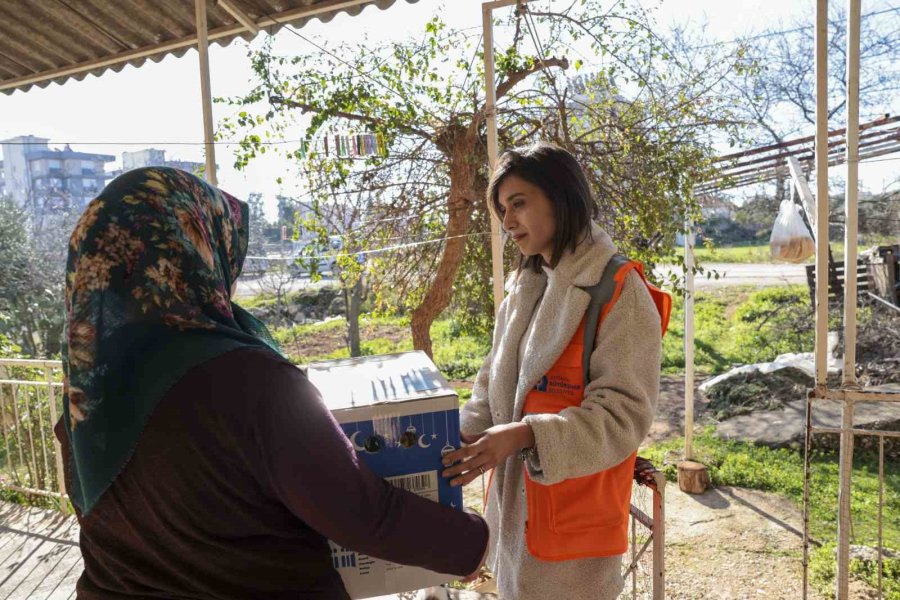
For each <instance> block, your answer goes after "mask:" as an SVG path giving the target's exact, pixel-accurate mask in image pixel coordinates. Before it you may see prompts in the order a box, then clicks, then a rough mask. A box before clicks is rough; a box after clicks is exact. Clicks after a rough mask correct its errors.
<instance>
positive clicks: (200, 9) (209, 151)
mask: <svg viewBox="0 0 900 600" xmlns="http://www.w3.org/2000/svg"><path fill="white" fill-rule="evenodd" d="M194 8H195V13H196V18H197V53H198V54H199V55H200V100H201V102H202V103H203V142H204V148H205V151H206V171H205V173H204V176H205V177H206V180H207V181H208V182H209V183H211V184H212V185H218V178H217V177H216V146H215V141H214V140H213V137H214V135H213V123H212V93H211V92H210V84H209V40H208V38H207V29H206V0H194Z"/></svg>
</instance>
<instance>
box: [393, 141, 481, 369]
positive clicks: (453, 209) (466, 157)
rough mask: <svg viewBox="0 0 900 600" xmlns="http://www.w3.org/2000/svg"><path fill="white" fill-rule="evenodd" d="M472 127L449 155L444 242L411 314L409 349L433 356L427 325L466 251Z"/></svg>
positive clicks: (443, 302)
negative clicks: (435, 264)
mask: <svg viewBox="0 0 900 600" xmlns="http://www.w3.org/2000/svg"><path fill="white" fill-rule="evenodd" d="M474 133H475V131H474V127H472V128H469V130H468V131H467V132H466V133H465V135H462V136H460V137H458V138H456V140H455V143H454V144H453V145H452V147H451V148H452V151H451V153H450V193H449V195H448V198H447V205H448V211H447V212H448V217H447V236H446V237H447V241H446V244H445V245H444V252H443V253H442V254H441V260H440V263H439V264H438V268H437V273H436V274H435V277H434V280H433V281H432V282H431V286H430V287H429V289H428V291H427V292H426V293H425V297H424V298H423V299H422V302H421V304H419V306H418V307H416V309H415V310H413V312H412V318H411V319H410V327H411V329H412V338H413V347H414V348H415V349H416V350H423V351H424V352H425V353H426V354H427V355H428V356H429V357H431V356H433V352H432V347H431V324H432V323H434V321H435V319H437V317H438V315H440V314H441V313H442V312H444V309H446V308H447V306H449V304H450V298H451V297H452V295H453V283H454V282H455V281H456V275H457V273H458V272H459V266H460V264H462V259H463V254H464V253H465V250H466V237H465V236H466V234H467V233H468V231H469V220H470V218H471V216H472V210H473V208H474V203H473V202H474V198H473V196H474V192H473V189H474V183H475V175H476V171H477V163H476V162H475V161H474V160H473V159H472V157H473V156H475V139H476V138H475V135H474Z"/></svg>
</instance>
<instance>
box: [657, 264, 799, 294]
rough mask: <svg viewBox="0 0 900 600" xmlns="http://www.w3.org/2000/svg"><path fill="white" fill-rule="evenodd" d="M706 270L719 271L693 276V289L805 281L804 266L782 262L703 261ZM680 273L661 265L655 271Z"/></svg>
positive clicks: (760, 285)
mask: <svg viewBox="0 0 900 600" xmlns="http://www.w3.org/2000/svg"><path fill="white" fill-rule="evenodd" d="M702 266H703V267H704V268H705V269H706V270H707V271H716V272H718V273H719V279H707V278H706V277H695V278H694V287H695V289H701V290H702V289H711V288H720V287H725V286H728V285H755V286H757V287H766V286H773V285H789V284H803V283H806V267H805V266H804V265H791V264H782V263H703V265H702ZM673 271H674V272H675V273H676V274H678V275H680V274H681V269H680V268H677V267H670V266H661V267H657V269H656V272H657V273H659V274H662V275H664V276H665V275H668V274H669V273H671V272H673Z"/></svg>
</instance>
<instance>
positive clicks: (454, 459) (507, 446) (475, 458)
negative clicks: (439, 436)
mask: <svg viewBox="0 0 900 600" xmlns="http://www.w3.org/2000/svg"><path fill="white" fill-rule="evenodd" d="M460 437H461V438H462V441H463V442H465V443H466V444H468V445H467V446H465V447H463V448H460V449H459V450H456V451H455V452H451V453H450V454H448V455H447V456H445V457H444V466H445V467H449V466H450V465H453V466H452V467H450V468H449V469H445V470H444V473H443V476H444V477H453V479H451V480H450V485H451V486H457V485H465V484H467V483H469V482H470V481H472V480H473V479H475V478H476V477H478V476H479V475H481V474H482V473H485V472H486V471H489V470H490V469H493V468H494V467H496V466H497V465H498V464H500V463H501V462H503V461H504V460H506V459H507V458H509V457H510V456H512V455H513V454H515V453H516V452H518V451H519V450H521V449H522V448H530V447H531V446H534V432H533V431H532V430H531V426H530V425H528V424H527V423H522V422H519V423H508V424H506V425H496V426H494V427H491V428H490V429H488V430H486V431H485V432H484V433H480V434H478V435H475V436H467V435H465V434H462V435H461V436H460ZM456 463H459V464H456Z"/></svg>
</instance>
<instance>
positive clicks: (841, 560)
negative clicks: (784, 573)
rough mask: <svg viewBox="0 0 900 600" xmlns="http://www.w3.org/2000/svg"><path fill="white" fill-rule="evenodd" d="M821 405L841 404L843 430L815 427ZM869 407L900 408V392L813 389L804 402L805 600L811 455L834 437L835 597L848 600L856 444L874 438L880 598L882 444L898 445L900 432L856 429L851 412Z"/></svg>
mask: <svg viewBox="0 0 900 600" xmlns="http://www.w3.org/2000/svg"><path fill="white" fill-rule="evenodd" d="M823 401H838V402H840V403H841V426H840V427H825V426H820V425H814V424H813V411H814V408H815V404H817V403H821V402H823ZM864 402H865V403H868V402H892V403H898V406H900V392H897V391H883V390H879V389H840V390H832V389H827V388H826V389H824V390H823V389H814V390H812V391H810V392H809V395H808V397H807V400H806V452H805V456H804V464H803V478H804V482H803V598H807V597H808V593H809V546H810V535H809V513H810V486H811V479H812V472H811V459H810V457H811V454H812V447H813V436H815V435H824V434H831V435H838V436H840V459H839V460H840V480H839V483H838V511H837V512H838V515H837V516H838V540H837V548H836V551H837V557H836V559H837V560H836V562H837V579H836V581H835V588H836V595H837V596H838V597H839V598H847V597H848V596H847V595H846V594H847V590H848V589H849V581H850V575H851V573H850V570H851V569H850V545H851V542H852V541H853V540H852V536H853V522H852V515H851V510H850V509H851V495H852V490H853V484H852V474H853V453H854V445H855V442H856V439H857V438H864V437H869V438H874V439H877V440H878V504H877V510H878V515H877V534H876V538H877V539H876V543H877V547H876V549H875V550H876V554H877V559H876V565H877V571H876V577H877V583H876V585H877V592H878V599H879V600H881V599H882V598H883V597H884V573H885V569H884V559H885V558H886V557H888V556H892V554H888V551H887V549H886V548H885V547H884V527H883V524H884V492H885V483H884V482H885V476H884V465H885V462H884V444H885V439H888V440H897V441H900V431H892V430H886V429H885V430H876V429H862V428H858V427H856V426H855V425H854V412H855V407H856V405H857V404H861V403H864Z"/></svg>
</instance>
